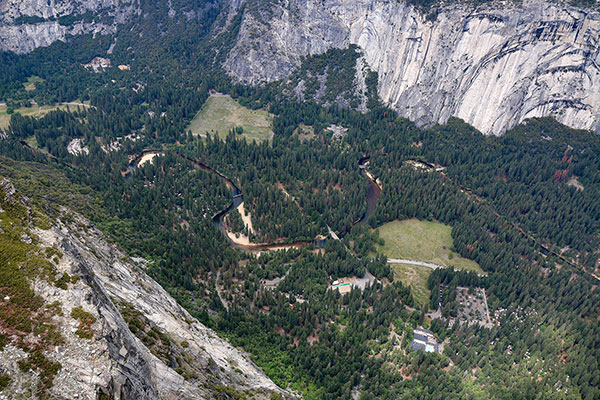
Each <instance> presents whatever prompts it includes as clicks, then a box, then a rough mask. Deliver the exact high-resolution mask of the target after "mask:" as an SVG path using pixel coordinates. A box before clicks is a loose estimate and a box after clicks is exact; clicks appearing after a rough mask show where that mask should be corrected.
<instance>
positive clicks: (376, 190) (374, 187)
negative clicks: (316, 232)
mask: <svg viewBox="0 0 600 400" xmlns="http://www.w3.org/2000/svg"><path fill="white" fill-rule="evenodd" d="M157 152H159V150H147V151H144V152H142V153H141V154H139V155H138V156H137V157H135V158H134V159H133V160H132V161H131V162H130V163H129V166H128V168H127V171H125V172H123V176H125V178H126V179H127V178H129V176H130V175H131V173H132V172H133V171H134V170H135V169H136V168H137V164H138V162H139V160H141V159H142V158H143V157H144V156H145V155H148V154H151V153H157ZM163 154H164V153H163ZM175 154H176V155H177V156H179V157H181V158H183V159H184V160H187V161H189V162H190V163H192V165H193V166H194V167H196V168H199V169H202V170H204V171H207V172H211V173H213V174H215V175H217V176H218V177H220V178H221V179H223V181H224V182H225V185H226V186H227V188H229V190H231V203H229V205H228V206H227V207H226V208H224V209H223V210H221V211H219V212H217V213H216V214H215V215H213V217H212V220H213V222H214V223H215V225H216V226H217V228H218V229H219V231H220V232H221V233H222V234H223V237H225V239H227V241H229V243H230V244H231V246H232V247H235V248H237V249H239V250H242V251H244V252H250V253H255V252H261V251H270V250H283V249H289V248H301V247H304V246H308V245H310V244H317V245H321V246H322V245H323V244H324V243H325V242H326V240H323V239H314V240H297V241H294V242H289V243H287V242H274V243H251V244H240V243H236V242H234V241H233V240H232V239H231V238H230V237H229V235H227V228H226V226H225V215H227V213H229V212H230V211H231V210H233V209H235V208H237V207H238V206H239V205H240V204H241V203H243V202H244V196H243V195H242V191H241V190H240V188H239V187H238V186H237V185H236V184H235V183H234V182H233V181H232V180H231V179H230V178H229V177H227V176H226V175H225V174H223V173H221V172H219V171H218V170H216V169H214V168H212V167H210V166H208V165H206V164H204V163H203V162H202V161H198V160H195V159H193V158H190V157H188V156H185V155H183V154H180V153H177V152H176V153H175ZM369 160H370V157H369V156H366V157H362V158H360V159H359V160H358V166H359V168H360V169H361V171H362V173H363V175H364V176H365V177H366V178H367V179H368V180H369V189H368V191H367V209H366V210H365V213H364V214H363V216H362V217H361V218H360V219H359V220H357V221H355V222H354V224H353V226H354V225H364V224H366V222H367V221H368V219H369V217H370V216H371V214H372V213H373V211H374V210H375V207H376V206H377V199H379V196H380V195H381V188H380V187H379V185H378V184H377V182H376V180H375V179H374V178H373V176H372V175H371V174H370V173H369V172H368V171H367V170H366V166H367V164H368V162H369ZM348 232H349V229H348V230H345V231H343V232H340V235H339V236H340V237H342V236H344V235H345V234H346V233H348Z"/></svg>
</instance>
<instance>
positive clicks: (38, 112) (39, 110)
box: [0, 104, 76, 129]
mask: <svg viewBox="0 0 600 400" xmlns="http://www.w3.org/2000/svg"><path fill="white" fill-rule="evenodd" d="M71 108H72V109H75V108H76V106H71ZM59 109H60V110H66V109H67V105H66V104H57V105H54V106H32V107H21V108H15V109H14V113H19V114H21V115H23V116H27V117H35V118H40V117H43V116H44V115H46V114H48V113H49V112H50V111H54V110H59ZM7 111H8V108H7V106H0V129H6V128H8V124H9V123H10V117H11V114H9V113H8V112H7Z"/></svg>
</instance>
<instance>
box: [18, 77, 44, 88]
mask: <svg viewBox="0 0 600 400" xmlns="http://www.w3.org/2000/svg"><path fill="white" fill-rule="evenodd" d="M42 82H44V80H43V79H42V78H40V77H39V76H35V75H34V76H30V77H29V78H27V82H25V83H24V84H23V86H25V90H26V91H28V92H30V91H32V90H35V89H36V86H35V85H36V83H42Z"/></svg>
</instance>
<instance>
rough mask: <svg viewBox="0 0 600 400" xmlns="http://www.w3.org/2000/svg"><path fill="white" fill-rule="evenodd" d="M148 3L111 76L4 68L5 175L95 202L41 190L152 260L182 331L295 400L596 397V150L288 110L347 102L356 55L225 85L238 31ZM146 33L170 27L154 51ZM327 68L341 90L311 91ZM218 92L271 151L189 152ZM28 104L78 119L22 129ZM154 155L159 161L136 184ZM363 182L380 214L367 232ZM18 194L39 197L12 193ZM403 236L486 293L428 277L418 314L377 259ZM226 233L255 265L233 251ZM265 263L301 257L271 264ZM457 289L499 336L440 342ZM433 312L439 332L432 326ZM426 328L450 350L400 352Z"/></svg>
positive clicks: (83, 43)
mask: <svg viewBox="0 0 600 400" xmlns="http://www.w3.org/2000/svg"><path fill="white" fill-rule="evenodd" d="M154 3H155V2H145V3H142V5H143V7H145V9H144V12H145V13H146V17H145V18H144V19H139V20H136V21H134V22H132V23H131V24H130V25H127V26H124V27H123V28H122V30H120V31H119V32H118V33H117V35H116V37H118V40H117V41H116V45H115V46H114V49H113V52H112V55H110V58H111V60H112V62H111V67H108V68H106V69H105V70H103V71H101V72H98V73H95V72H92V71H90V70H88V69H86V68H84V67H83V66H82V65H81V64H82V63H87V62H89V61H90V59H92V58H94V57H96V56H99V55H104V56H105V55H106V50H107V49H108V47H109V46H110V44H111V43H113V38H111V37H103V36H100V35H98V36H96V37H91V36H80V37H75V38H73V39H72V40H71V41H70V42H69V44H68V45H66V44H63V43H56V44H54V45H52V46H50V47H48V48H43V49H38V50H36V51H34V52H32V53H31V54H29V55H23V56H15V55H12V54H2V55H0V62H1V63H2V68H3V69H2V70H3V71H6V72H5V73H4V72H3V73H2V74H0V75H1V76H0V100H1V101H3V102H6V104H7V107H10V108H11V113H12V114H11V117H10V124H9V126H8V128H7V129H6V131H5V132H3V133H2V135H1V139H0V154H1V155H2V156H3V157H5V158H2V159H1V161H0V174H1V175H3V176H4V175H7V176H12V177H13V178H14V176H15V175H17V176H18V173H17V172H18V170H19V167H18V165H19V164H18V163H20V162H30V163H32V164H31V165H36V166H39V168H51V169H55V170H58V171H60V172H61V173H62V174H64V175H65V177H66V179H68V180H69V181H70V182H71V183H73V184H76V185H77V187H78V188H79V190H81V191H82V192H85V194H86V196H88V197H89V199H93V200H92V201H93V203H92V202H90V201H88V200H86V201H76V200H77V198H74V199H72V198H67V199H63V198H60V196H59V195H58V194H57V193H59V189H60V187H57V185H56V183H55V182H52V181H51V180H49V181H48V182H46V184H45V185H46V189H45V191H47V192H48V193H49V194H48V195H49V196H58V197H59V198H58V200H59V201H63V202H68V203H73V204H70V205H71V206H72V207H74V208H76V210H77V211H78V212H81V213H83V214H85V215H86V216H87V217H88V218H89V219H90V220H91V221H92V222H93V223H94V224H95V225H96V226H97V227H98V228H99V229H101V230H102V231H103V232H104V233H106V234H107V235H109V236H110V237H111V238H112V240H114V241H115V242H117V243H118V244H119V245H120V246H121V247H122V248H124V249H125V250H127V251H128V253H129V254H131V255H133V256H138V257H141V258H143V259H144V260H145V265H146V267H147V270H148V273H149V274H151V276H152V277H153V278H155V279H156V280H157V281H158V282H159V283H160V284H161V285H162V286H163V287H164V288H165V289H166V290H167V291H168V292H169V293H170V294H172V295H173V297H174V298H175V299H176V300H177V301H178V302H179V303H180V304H181V305H183V306H184V307H185V308H186V309H187V310H188V311H190V313H191V314H192V315H193V316H195V317H197V318H199V319H200V320H201V321H202V322H204V323H206V324H207V325H208V326H210V327H212V328H214V329H216V330H217V331H218V332H219V333H220V334H221V335H222V336H224V337H227V338H228V339H229V341H230V342H231V343H232V344H234V345H235V346H240V347H241V348H243V349H244V350H245V351H247V352H249V353H250V355H251V356H252V358H253V360H254V361H255V362H256V363H257V364H258V365H259V366H260V367H261V368H263V369H264V371H265V372H266V373H267V374H268V375H269V377H271V378H272V379H273V381H274V382H275V383H276V384H278V385H279V386H280V387H282V388H290V389H291V390H294V391H297V392H298V393H299V394H301V395H302V396H304V397H305V398H307V399H317V398H319V399H320V398H325V399H337V398H343V399H349V398H353V397H354V398H357V397H358V398H361V399H395V398H398V397H402V398H407V399H424V398H426V399H429V398H439V399H450V398H456V399H463V398H476V399H487V398H489V399H513V398H524V399H525V398H557V399H562V398H565V399H566V398H569V399H579V398H583V399H596V398H598V397H600V381H599V379H600V378H599V377H600V353H599V349H600V343H599V340H600V326H599V324H598V318H599V317H600V315H599V311H600V308H599V307H600V296H598V290H599V289H598V284H599V282H598V280H599V278H598V276H600V274H599V273H598V260H599V259H600V254H599V251H598V248H599V245H600V243H599V241H600V236H599V234H600V229H599V228H600V226H599V224H600V210H599V209H598V207H599V206H598V204H597V203H598V202H597V199H598V198H599V197H600V172H599V171H600V165H599V163H600V138H599V137H598V136H597V135H595V134H593V133H592V132H589V131H581V130H573V129H569V128H567V127H565V126H563V125H561V124H559V123H557V122H556V121H555V120H553V119H547V118H541V119H530V120H528V121H526V122H525V123H523V124H521V125H519V126H517V127H516V128H515V129H513V130H511V131H509V132H508V133H507V134H506V135H504V136H502V137H485V136H483V135H482V134H481V133H480V132H478V131H477V130H475V129H474V128H473V127H471V126H469V125H467V124H465V123H464V122H463V121H461V120H458V119H451V120H450V121H449V122H448V123H447V124H445V125H437V126H435V127H433V128H431V129H420V128H418V127H417V126H416V125H415V124H414V123H412V122H411V121H409V120H407V119H403V118H399V117H398V115H397V113H396V112H395V111H394V110H391V109H389V108H385V107H383V106H382V105H381V104H379V103H378V102H377V101H376V100H375V97H374V96H373V94H372V92H368V93H366V94H367V97H368V99H369V108H370V111H368V112H365V113H360V112H357V111H354V110H353V109H352V107H350V108H343V107H338V106H337V105H334V104H333V103H332V102H331V103H330V104H325V105H324V104H323V103H325V102H321V103H316V102H314V101H312V100H310V99H311V98H313V96H312V95H311V96H306V98H305V99H304V101H300V100H301V99H299V97H298V96H293V95H290V93H291V92H290V91H292V90H293V88H294V87H297V85H298V83H299V82H300V80H304V81H305V82H308V83H310V82H313V84H314V86H313V87H311V86H307V87H306V88H305V91H304V93H305V94H306V93H309V94H316V93H317V92H319V91H321V92H322V97H321V100H323V99H325V100H329V101H330V100H332V99H334V98H335V97H339V96H341V97H344V98H346V97H345V96H347V100H348V101H349V102H350V103H352V101H354V100H353V99H352V96H353V94H352V93H351V92H350V91H348V90H346V84H347V83H348V82H347V80H346V78H347V76H346V72H345V71H346V68H349V67H351V66H352V65H353V63H354V62H355V61H356V54H354V53H352V52H353V51H355V49H354V48H350V49H348V50H346V51H339V52H332V53H330V54H329V55H328V56H327V57H314V58H309V59H306V60H305V61H304V64H303V67H302V68H301V69H300V70H298V71H297V72H296V73H295V75H292V78H291V80H289V81H280V82H276V83H275V84H272V85H267V86H264V87H248V86H241V85H236V84H233V83H231V82H230V80H229V78H228V77H227V75H226V74H225V72H224V71H223V70H222V68H221V63H222V62H223V61H224V57H225V56H224V54H226V52H227V49H229V48H231V46H233V44H234V43H233V40H234V39H235V33H236V30H237V29H238V28H239V24H240V22H241V18H240V17H241V13H240V14H237V16H236V17H233V18H232V19H231V20H229V21H227V22H226V21H224V20H222V19H221V18H224V14H220V13H219V12H220V10H219V6H218V5H216V4H211V3H206V4H204V5H205V7H204V8H202V12H200V11H198V12H197V13H195V14H194V15H195V17H194V18H187V17H185V16H184V15H183V14H181V15H179V14H177V16H176V17H174V18H170V19H168V20H164V19H163V17H162V14H163V13H164V12H168V11H167V10H166V9H164V6H163V5H162V2H160V4H159V3H158V2H157V3H156V4H154ZM155 21H166V22H164V24H160V26H161V32H160V33H156V32H155V31H154V30H153V29H152V27H153V26H155V25H153V24H154V22H155ZM215 21H216V22H215ZM224 23H228V28H227V29H220V27H221V26H222V24H224ZM133 32H143V33H144V35H145V36H144V37H145V38H146V39H147V41H146V42H144V43H140V41H139V36H136V35H135V34H134V33H133ZM338 61H339V62H340V64H339V65H338ZM117 65H128V66H129V67H130V68H129V69H119V68H118V67H117ZM58 66H59V67H58ZM325 70H327V71H337V73H338V74H339V75H338V78H339V79H340V80H343V81H335V80H333V79H331V78H326V79H325V82H326V83H327V84H325V85H324V86H319V85H317V82H319V81H318V79H317V80H313V81H311V80H310V79H309V78H310V77H312V78H314V77H318V76H320V75H323V74H322V71H325ZM33 75H35V76H36V77H37V78H36V83H35V85H34V87H29V88H28V89H27V90H26V89H25V86H26V85H24V83H27V82H28V78H31V77H32V76H33ZM375 78H376V75H374V74H371V75H370V76H369V77H368V79H371V80H373V79H375ZM368 87H369V88H370V90H371V91H372V90H374V88H375V87H376V86H375V85H372V84H370V85H368ZM214 92H220V93H227V94H230V95H231V96H232V97H233V98H235V99H236V100H237V101H238V102H239V103H240V104H241V105H243V106H245V107H247V108H249V109H264V110H266V111H268V112H270V113H272V114H273V115H274V119H273V125H272V130H273V133H274V136H273V139H272V140H270V141H267V140H265V141H262V142H261V143H255V142H248V141H246V140H245V138H244V137H243V136H242V135H240V134H239V132H238V133H236V130H235V129H233V130H232V131H231V132H230V134H229V135H228V136H227V137H226V138H225V139H220V138H219V137H217V136H215V135H211V134H210V133H206V134H204V133H201V134H197V135H193V134H192V133H191V132H186V127H187V126H188V125H189V123H190V121H191V120H192V118H193V117H194V115H195V114H196V113H197V112H198V110H199V109H200V108H201V107H202V105H203V104H204V102H205V101H206V99H207V98H208V96H209V95H210V93H214ZM32 100H34V101H35V102H36V103H37V104H48V105H52V104H55V103H58V102H73V103H78V105H77V104H73V105H69V106H68V109H66V110H57V111H52V112H48V113H47V114H46V115H43V116H41V115H40V116H35V115H34V116H22V115H20V114H18V113H15V110H16V109H18V108H19V107H21V106H26V105H29V104H31V101H32ZM355 100H356V99H355ZM331 126H334V128H333V129H335V130H339V131H340V132H345V133H344V134H341V135H334V132H333V131H332V130H331V129H332V128H331ZM346 130H347V131H346ZM77 139H79V141H76V142H75V143H78V144H79V145H80V147H81V149H80V150H76V151H75V150H73V149H74V148H76V147H74V145H73V143H74V140H77ZM84 149H85V150H84ZM148 153H153V154H156V156H155V157H154V158H152V159H151V161H148V162H146V163H144V164H141V163H140V160H141V159H142V157H141V156H142V155H143V154H148ZM9 165H10V166H11V167H10V168H9V167H8V166H9ZM375 183H376V185H377V187H378V188H379V189H380V191H381V194H380V196H379V197H378V198H377V197H375V198H374V199H375V201H376V206H375V208H374V210H373V212H372V213H370V214H369V213H367V211H368V209H369V208H368V207H367V204H368V201H372V200H373V197H372V196H373V195H372V194H369V193H370V192H369V190H370V188H371V187H372V186H370V185H372V184H375ZM15 185H17V186H20V189H21V190H23V191H24V192H25V193H27V190H30V191H31V190H38V189H37V187H36V186H33V185H32V183H31V182H29V181H28V180H27V179H25V178H22V177H21V179H16V180H15ZM233 186H235V187H237V188H239V190H240V192H241V193H237V192H236V191H235V187H233ZM240 195H241V197H242V198H243V201H244V208H245V210H246V211H247V212H248V215H249V218H250V219H251V222H252V226H253V230H254V231H253V232H252V233H251V234H250V232H249V231H248V229H247V228H246V227H245V226H243V225H244V222H243V221H242V220H241V215H239V214H235V213H234V212H231V211H229V212H228V213H225V214H226V215H228V216H230V215H231V219H230V222H229V224H230V226H227V227H225V228H223V226H222V225H221V220H220V219H219V215H220V214H223V213H224V212H225V211H228V207H229V206H230V204H234V203H233V202H234V200H235V199H234V198H233V197H234V196H237V197H239V196H240ZM88 197H86V199H87V198H88ZM365 215H366V218H365V219H363V217H365ZM236 216H237V217H236ZM244 217H246V216H244ZM408 218H417V219H421V220H429V221H438V222H442V223H445V224H448V225H449V226H451V228H452V239H453V249H452V250H453V251H454V252H456V253H457V254H459V255H460V256H461V257H465V258H468V259H470V260H474V261H476V262H477V263H478V264H479V265H480V266H481V268H482V269H483V271H485V273H486V274H485V275H483V276H478V275H476V274H474V273H467V272H461V271H455V270H452V269H437V270H435V271H433V272H431V275H430V276H429V280H428V282H427V284H428V287H429V289H430V290H431V298H430V302H429V307H428V306H427V305H425V306H423V307H422V308H419V306H417V305H416V302H415V300H414V298H413V293H411V289H410V288H409V287H407V286H406V285H404V284H403V283H401V282H400V281H399V280H398V279H394V274H393V272H392V270H391V269H390V266H389V264H388V263H387V262H386V261H387V260H386V258H385V256H383V255H381V254H378V253H377V250H376V249H377V246H376V244H378V243H380V242H381V239H380V238H379V236H378V231H377V228H378V227H379V226H381V225H382V224H383V223H386V222H390V221H394V220H404V219H408ZM226 228H231V229H232V230H234V231H235V232H234V233H237V234H240V233H247V234H248V236H249V240H250V242H251V244H254V245H263V246H265V248H263V249H262V250H261V252H260V253H258V252H257V251H247V250H246V251H244V250H243V249H242V250H241V249H240V248H239V246H237V247H236V246H235V245H232V243H231V241H230V239H228V238H227V237H226V236H225V235H223V232H222V231H221V230H220V229H226ZM244 230H246V231H245V232H243V231H244ZM331 232H333V234H332V233H331ZM335 237H339V240H336V239H335ZM274 243H276V244H277V245H280V246H283V245H288V246H290V247H291V246H292V245H294V246H295V247H291V248H289V249H287V250H284V251H268V250H265V249H268V245H270V244H274ZM146 261H147V263H146ZM341 278H356V279H364V280H365V281H368V283H366V284H365V285H364V288H363V289H361V287H359V286H358V285H357V287H355V288H353V289H352V290H350V291H349V292H348V293H346V294H344V295H342V294H340V292H339V291H338V290H334V289H332V282H334V281H336V280H340V279H341ZM460 287H468V288H471V289H472V290H475V289H477V288H484V289H485V293H486V294H487V300H486V303H487V305H486V306H488V305H489V311H490V314H491V315H492V323H491V326H481V325H479V324H467V323H464V324H461V323H452V324H451V323H450V318H449V316H452V315H453V314H456V312H457V310H458V308H459V304H457V292H458V290H459V288H460ZM440 294H441V295H440ZM440 303H441V304H440ZM438 305H441V306H442V310H441V315H442V317H441V318H433V319H432V317H435V313H434V311H436V310H435V309H436V308H437V307H438ZM430 312H431V313H430ZM417 326H425V327H428V328H429V329H431V330H432V331H433V332H434V334H435V336H436V338H437V339H438V341H439V342H440V343H442V342H443V343H444V351H443V352H442V353H440V354H435V353H423V352H420V351H419V352H412V351H410V347H409V345H408V344H409V342H410V341H411V340H412V336H413V329H414V328H416V327H417ZM0 329H4V328H3V325H1V324H0ZM0 389H1V387H0ZM221 395H222V397H221V398H240V397H239V396H241V394H240V393H231V392H227V391H225V390H224V391H223V392H222V393H221ZM236 396H238V397H236Z"/></svg>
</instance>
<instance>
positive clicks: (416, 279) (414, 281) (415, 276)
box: [390, 264, 433, 306]
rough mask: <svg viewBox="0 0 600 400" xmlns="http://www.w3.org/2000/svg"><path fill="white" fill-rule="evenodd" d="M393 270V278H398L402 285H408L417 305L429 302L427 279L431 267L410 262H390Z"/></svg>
mask: <svg viewBox="0 0 600 400" xmlns="http://www.w3.org/2000/svg"><path fill="white" fill-rule="evenodd" d="M390 268H392V271H393V272H394V280H399V281H400V282H402V284H403V285H404V286H408V287H410V292H411V293H412V295H413V297H414V299H415V302H416V303H417V305H418V306H423V305H425V304H429V292H430V291H429V289H427V279H428V278H429V275H431V271H433V270H432V269H431V268H427V267H422V266H420V265H412V264H390Z"/></svg>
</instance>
